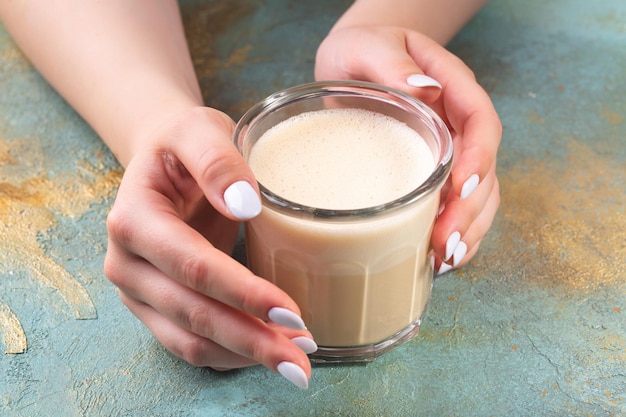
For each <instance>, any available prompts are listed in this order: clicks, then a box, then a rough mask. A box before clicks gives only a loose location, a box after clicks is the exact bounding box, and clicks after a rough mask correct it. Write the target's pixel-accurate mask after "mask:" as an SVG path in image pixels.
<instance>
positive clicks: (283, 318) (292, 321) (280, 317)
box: [267, 307, 306, 330]
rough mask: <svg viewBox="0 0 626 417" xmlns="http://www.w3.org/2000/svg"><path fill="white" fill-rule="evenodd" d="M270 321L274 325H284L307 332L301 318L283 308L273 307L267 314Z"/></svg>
mask: <svg viewBox="0 0 626 417" xmlns="http://www.w3.org/2000/svg"><path fill="white" fill-rule="evenodd" d="M267 315H268V317H269V318H270V320H272V321H273V322H274V323H278V324H282V325H283V326H285V327H289V328H290V329H294V330H305V329H306V326H305V325H304V321H303V320H302V318H301V317H300V316H298V315H297V314H296V313H294V312H293V311H291V310H287V309H286V308H282V307H273V308H271V309H270V311H269V312H268V313H267Z"/></svg>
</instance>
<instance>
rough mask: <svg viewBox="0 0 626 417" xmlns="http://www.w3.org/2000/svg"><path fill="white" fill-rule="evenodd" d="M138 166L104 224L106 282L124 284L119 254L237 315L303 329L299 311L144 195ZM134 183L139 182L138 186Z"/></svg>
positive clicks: (150, 194)
mask: <svg viewBox="0 0 626 417" xmlns="http://www.w3.org/2000/svg"><path fill="white" fill-rule="evenodd" d="M141 162H142V161H141V160H139V157H137V158H135V159H134V160H133V161H131V163H130V164H129V166H128V168H127V171H126V175H125V180H124V181H122V184H121V185H120V188H119V190H118V197H117V199H116V203H115V204H114V206H113V208H112V209H111V211H110V213H109V216H108V218H107V226H108V229H109V251H108V252H107V257H106V259H105V273H106V275H107V277H109V279H111V281H114V282H118V281H119V282H123V280H124V277H126V276H127V274H126V272H125V271H124V269H123V268H124V267H125V264H124V262H119V261H118V260H117V258H118V257H119V256H121V255H120V254H119V252H120V251H122V250H123V251H124V252H126V253H128V254H132V255H133V256H138V257H141V258H143V259H145V260H146V261H147V262H149V263H150V264H152V265H154V266H155V267H156V268H157V269H159V270H160V271H161V272H162V273H164V274H165V275H167V276H169V277H171V278H173V279H175V280H176V281H178V282H179V283H180V284H182V285H184V286H186V287H188V288H190V289H192V290H194V291H198V292H200V293H203V294H205V295H208V296H210V297H212V298H214V299H216V300H219V301H221V302H223V303H226V304H228V305H230V306H231V307H233V308H235V309H238V310H243V311H245V312H247V313H249V314H251V315H253V316H256V317H259V318H261V319H263V320H269V319H270V312H271V311H276V310H275V309H276V308H278V309H279V311H280V312H282V313H285V312H286V313H287V314H286V315H285V314H282V315H279V317H278V319H279V320H280V319H281V318H283V319H284V318H286V319H288V320H291V321H292V322H293V321H295V322H298V320H299V321H300V324H297V323H296V325H298V326H299V327H304V324H303V323H301V319H300V318H299V315H300V310H299V308H298V306H297V305H296V303H295V302H294V301H293V300H292V299H291V298H290V297H289V296H288V295H287V294H286V293H285V292H284V291H282V290H280V289H278V288H277V287H276V286H274V285H273V284H271V283H270V282H268V281H266V280H264V279H262V278H259V277H257V276H255V275H254V274H252V272H250V270H248V269H247V268H245V267H244V266H243V265H241V264H240V263H239V262H237V261H236V260H234V259H232V258H231V257H230V256H228V255H227V254H225V253H224V252H222V251H220V250H218V249H216V248H215V247H213V246H212V245H211V243H210V242H209V241H208V240H206V239H205V238H204V236H203V235H202V234H200V233H199V232H198V231H196V230H194V229H193V228H191V227H190V226H189V225H187V224H186V223H185V222H183V221H182V220H181V219H180V218H179V217H178V212H177V208H176V207H175V206H174V204H173V203H172V202H171V201H170V200H169V199H167V198H166V197H165V196H164V195H163V194H162V193H159V192H155V191H154V190H152V189H148V190H146V189H144V181H145V177H142V176H140V175H138V173H136V172H135V171H136V170H139V171H142V173H144V171H145V170H144V169H143V166H144V164H142V163H141ZM145 165H150V164H149V163H147V164H145ZM135 178H141V182H139V181H138V180H137V181H135ZM137 182H139V184H138V183H137ZM173 237H175V238H173ZM115 250H117V251H118V253H117V254H116V252H115ZM274 320H277V318H274ZM283 324H284V323H283Z"/></svg>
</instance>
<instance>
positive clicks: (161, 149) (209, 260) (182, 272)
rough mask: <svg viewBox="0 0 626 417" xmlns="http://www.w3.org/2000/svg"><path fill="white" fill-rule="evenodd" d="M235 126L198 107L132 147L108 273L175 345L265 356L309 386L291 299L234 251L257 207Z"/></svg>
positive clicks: (114, 216)
mask: <svg viewBox="0 0 626 417" xmlns="http://www.w3.org/2000/svg"><path fill="white" fill-rule="evenodd" d="M233 127H234V124H233V122H232V120H231V119H230V118H228V116H226V115H225V114H223V113H221V112H219V111H217V110H214V109H211V108H206V107H198V108H193V109H190V110H187V111H184V112H183V114H179V115H177V116H175V117H174V118H173V119H172V120H170V121H168V122H166V123H165V124H164V125H162V127H161V128H159V129H158V131H157V132H155V134H154V135H153V136H152V138H151V140H150V141H149V145H145V146H143V147H142V148H141V149H136V150H135V152H134V156H133V157H132V159H131V160H130V163H129V164H128V166H127V169H126V172H125V174H124V177H123V179H122V182H121V185H120V188H119V192H118V195H117V198H116V201H115V203H114V205H113V208H112V210H111V212H110V214H109V216H108V221H107V226H108V230H109V245H108V250H107V255H106V260H105V273H106V275H107V276H108V278H109V279H110V280H111V281H112V282H113V283H114V284H115V285H117V287H118V288H119V291H120V296H121V298H122V300H123V302H124V303H125V304H126V306H128V308H129V309H130V310H131V311H132V312H133V314H135V315H136V316H137V317H138V318H139V319H140V320H141V321H142V322H143V323H144V324H145V325H146V326H147V327H148V328H149V329H150V330H151V331H152V333H154V335H155V336H156V338H157V339H158V340H159V341H160V342H161V343H162V344H163V346H165V347H166V348H167V349H168V350H169V351H171V352H172V353H173V354H174V355H176V356H178V357H180V358H182V359H184V360H186V361H187V362H189V363H191V364H192V365H196V366H208V367H211V368H214V369H218V370H225V369H231V368H239V367H244V366H250V365H255V364H259V363H260V364H263V365H264V366H266V367H268V368H269V369H272V370H274V371H278V372H280V373H281V374H282V375H283V376H285V377H286V378H287V379H289V380H290V381H291V382H293V383H294V384H296V385H298V386H300V387H306V386H307V381H308V379H309V378H310V375H311V365H310V362H309V359H308V358H307V356H306V353H311V351H312V350H314V349H316V345H315V343H314V342H313V340H312V336H311V334H310V333H309V332H308V331H307V330H306V328H305V327H304V323H303V322H302V319H301V318H300V310H299V309H298V306H297V305H296V303H295V302H294V301H293V300H292V299H291V298H290V297H289V296H288V295H287V294H286V293H285V292H283V291H282V290H280V289H279V288H277V287H276V286H274V285H273V284H271V283H270V282H268V281H266V280H265V279H262V278H260V277H257V276H255V275H254V274H253V273H252V272H250V271H249V270H248V269H247V268H245V267H244V266H243V265H241V264H240V263H238V262H237V261H235V260H234V259H233V258H231V257H230V255H229V254H230V253H231V251H232V249H233V246H234V243H235V240H236V237H237V231H238V227H239V226H238V222H239V221H245V220H248V219H250V218H252V217H254V216H255V215H257V214H258V213H259V211H260V209H261V205H260V200H259V194H258V189H257V185H256V181H255V179H254V176H253V174H252V172H251V171H250V169H249V168H248V166H247V165H246V163H245V162H244V160H243V159H242V157H241V156H240V155H239V153H238V152H237V150H236V149H235V147H234V146H233V144H232V143H231V139H230V138H231V134H232V131H233ZM299 346H300V347H299ZM305 352H306V353H305Z"/></svg>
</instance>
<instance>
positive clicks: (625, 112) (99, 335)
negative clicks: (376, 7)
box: [0, 0, 626, 417]
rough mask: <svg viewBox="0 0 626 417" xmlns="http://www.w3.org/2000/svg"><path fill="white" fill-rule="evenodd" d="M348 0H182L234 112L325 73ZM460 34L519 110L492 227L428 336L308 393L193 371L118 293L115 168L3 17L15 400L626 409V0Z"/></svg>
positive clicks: (87, 408)
mask: <svg viewBox="0 0 626 417" xmlns="http://www.w3.org/2000/svg"><path fill="white" fill-rule="evenodd" d="M259 3H264V4H263V5H260V4H259ZM349 3H350V2H348V1H341V2H336V1H330V0H328V1H318V2H298V1H276V2H274V1H272V2H255V1H236V2H211V1H199V0H196V1H183V2H181V5H182V8H183V14H184V18H185V20H186V23H187V31H188V32H187V35H188V38H189V42H190V45H191V49H192V53H193V55H194V63H195V65H196V69H197V72H198V76H199V78H200V81H201V85H202V87H203V94H204V96H205V100H206V102H207V104H208V105H212V106H217V107H220V108H222V109H224V110H225V111H226V112H227V113H229V114H230V115H231V116H232V117H233V118H234V119H237V118H239V117H240V116H241V115H242V114H243V112H244V111H245V110H246V109H247V108H248V107H249V106H251V105H252V104H253V103H254V102H256V101H257V100H259V99H261V98H263V97H265V96H266V95H268V94H270V93H272V92H274V91H276V90H279V89H282V88H285V87H288V86H291V85H294V84H299V83H303V82H307V81H311V80H312V66H313V59H314V54H315V50H316V47H317V44H318V43H319V41H320V40H321V39H322V37H323V36H324V34H325V33H326V31H327V30H328V29H329V28H330V26H331V25H332V23H333V22H334V19H335V18H336V17H337V16H339V15H340V13H341V12H342V11H343V10H344V8H345V7H346V6H347V5H348V4H349ZM449 48H450V49H451V50H452V51H454V52H455V53H456V54H458V55H459V56H460V57H461V58H463V59H464V60H465V61H466V62H467V63H468V64H469V65H470V67H472V68H473V70H474V71H475V73H476V76H477V78H478V79H479V81H480V82H481V84H482V85H484V86H485V88H486V89H487V90H488V92H489V93H490V95H491V97H492V98H493V101H494V104H495V105H496V108H497V109H498V111H499V114H500V116H501V118H502V122H503V125H504V136H503V142H502V146H501V150H500V154H499V162H498V163H499V165H498V173H499V178H500V181H501V189H502V205H501V210H500V212H499V214H498V216H497V218H496V221H495V223H494V226H493V228H492V230H491V232H490V233H489V235H488V236H487V237H486V238H485V239H484V241H483V244H482V247H481V250H480V252H479V253H478V254H477V255H476V257H475V258H474V259H473V260H472V262H471V263H470V264H469V265H467V266H466V267H464V268H462V269H461V270H459V271H456V272H451V273H448V274H445V275H443V276H441V277H438V278H437V279H436V280H435V284H434V288H433V299H432V301H431V303H430V306H429V309H428V312H427V314H426V317H425V322H424V325H423V327H422V329H421V332H420V335H419V336H418V337H417V338H416V339H414V340H413V341H411V342H410V343H407V344H405V345H403V346H401V347H400V348H398V349H396V350H394V351H392V352H390V353H387V354H385V355H384V356H382V357H381V358H379V359H377V360H376V361H374V362H372V363H369V364H367V365H344V366H319V365H318V366H314V369H313V377H312V379H311V381H310V387H309V389H308V390H299V389H297V388H295V387H294V386H292V385H291V384H290V383H289V382H287V381H285V380H284V379H282V378H281V377H280V376H278V375H276V374H274V373H272V372H271V371H269V370H267V369H264V368H261V367H254V368H250V369H243V370H238V371H232V372H227V373H219V372H214V371H211V370H207V369H198V368H194V367H192V366H190V365H188V364H186V363H184V362H182V361H180V360H178V359H177V358H175V357H173V356H172V355H170V354H169V353H168V352H167V351H165V349H163V348H162V347H161V346H160V345H159V344H158V343H157V342H156V341H155V339H154V338H153V337H152V335H151V334H150V333H149V332H148V330H147V329H146V328H145V327H144V326H143V325H142V324H141V323H139V321H138V320H137V319H135V318H134V316H132V314H131V313H130V312H129V311H128V310H127V309H126V308H125V307H124V306H123V305H122V303H121V302H120V300H119V298H118V296H117V293H116V290H115V288H114V287H113V285H112V284H111V283H110V282H109V281H107V280H106V278H105V277H104V276H103V273H102V264H103V259H104V254H105V251H106V244H107V238H106V229H105V224H104V220H105V217H106V213H107V210H108V207H109V206H110V205H111V203H112V201H113V198H114V195H115V189H116V185H117V183H118V182H119V179H120V177H121V169H120V167H119V165H118V164H117V163H116V161H115V159H114V158H113V156H112V155H111V154H110V153H109V151H108V150H107V149H106V147H105V146H104V145H103V144H102V143H101V142H100V141H99V139H98V137H97V136H96V135H95V134H94V133H93V132H92V131H91V129H90V128H89V127H88V126H87V125H86V124H85V123H84V122H83V121H82V120H81V119H80V118H79V117H78V116H77V115H76V114H75V113H74V112H73V111H72V110H71V109H70V108H69V107H68V106H67V105H66V103H65V102H64V101H63V100H62V99H61V98H60V97H59V96H58V95H57V94H56V93H55V92H54V91H53V90H52V89H51V88H50V87H49V86H48V85H47V84H46V82H45V81H44V80H43V79H42V78H41V77H40V76H39V75H38V74H37V73H36V71H34V70H33V68H32V67H31V66H30V64H29V63H28V62H27V61H26V60H25V59H24V58H23V56H22V55H21V54H20V52H19V51H18V50H17V48H16V47H15V45H14V44H13V43H12V41H11V40H10V38H9V36H8V35H7V34H6V32H5V31H4V29H3V28H2V27H1V26H0V57H1V59H0V234H1V235H2V237H1V241H0V283H1V284H0V334H1V335H2V341H3V343H0V350H2V348H4V350H5V351H7V353H3V352H0V415H2V416H16V417H17V416H20V417H21V416H24V417H25V416H99V415H102V416H125V415H136V416H216V417H217V416H229V417H230V416H234V417H237V416H274V417H275V416H335V415H340V416H360V417H367V416H418V415H425V416H490V415H493V416H541V415H550V416H551V415H585V416H589V415H592V416H620V415H622V416H623V415H626V214H625V207H626V197H625V194H626V70H625V69H626V2H624V1H623V0H605V1H602V2H588V1H583V0H553V1H550V2H545V1H539V0H529V1H525V2H513V1H507V0H494V1H492V2H491V3H490V4H489V5H488V6H487V7H486V8H485V9H484V10H483V11H482V12H480V13H479V15H478V16H476V18H475V19H473V20H472V21H471V22H470V24H469V25H468V26H467V27H466V28H465V29H464V30H463V31H462V32H461V33H460V34H459V35H458V36H457V37H456V38H455V39H454V41H453V42H452V43H451V44H450V45H449ZM240 249H241V248H240Z"/></svg>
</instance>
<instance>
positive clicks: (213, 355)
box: [120, 258, 314, 376]
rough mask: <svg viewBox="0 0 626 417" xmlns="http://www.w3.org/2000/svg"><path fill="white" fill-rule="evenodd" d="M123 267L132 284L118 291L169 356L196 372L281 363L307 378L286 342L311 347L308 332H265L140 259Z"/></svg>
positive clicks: (300, 355)
mask: <svg viewBox="0 0 626 417" xmlns="http://www.w3.org/2000/svg"><path fill="white" fill-rule="evenodd" d="M125 265H126V270H127V273H128V274H129V275H132V276H133V278H134V279H133V280H126V281H125V283H124V284H125V285H123V286H122V287H120V290H121V292H122V294H123V295H124V297H123V298H124V300H125V302H126V303H127V305H128V307H129V308H130V309H131V311H133V313H135V314H136V315H137V316H138V317H139V318H140V319H141V320H142V321H144V323H145V324H146V326H147V327H148V328H149V329H150V330H151V331H152V332H153V333H154V334H155V336H157V338H158V339H159V340H160V341H161V342H162V343H163V345H164V346H166V347H167V348H168V350H170V351H172V352H173V353H174V354H175V355H177V356H179V357H181V358H183V359H184V360H186V361H187V362H189V363H191V364H194V365H196V366H216V367H220V368H224V367H241V366H248V365H250V364H256V363H261V364H263V365H265V366H266V367H268V368H270V369H273V370H276V369H277V368H276V367H277V365H278V364H279V363H281V362H284V361H287V362H290V363H294V364H297V365H298V366H299V367H300V368H302V369H303V370H304V371H305V372H306V374H307V375H308V376H310V364H309V361H308V359H307V358H306V355H305V352H303V349H301V347H300V346H301V345H300V344H299V343H298V342H294V341H291V340H290V339H291V338H297V337H304V338H308V339H309V340H311V342H312V339H311V334H310V333H309V332H308V331H306V330H302V331H296V330H293V329H291V330H288V331H287V330H286V329H285V328H284V327H280V326H277V325H273V326H269V325H268V324H266V323H265V322H263V321H262V320H259V319H258V318H256V317H253V316H250V315H248V314H245V313H243V312H242V311H239V310H235V309H233V308H232V307H230V306H227V305H225V304H223V303H220V302H218V301H216V300H214V299H211V298H210V297H207V296H205V295H203V294H200V293H197V292H195V291H192V290H190V289H189V288H187V287H184V286H182V285H180V284H179V283H177V282H175V281H173V280H171V279H169V277H167V276H165V275H163V274H162V273H160V271H158V270H156V269H155V268H154V267H153V266H152V265H149V264H147V263H146V262H145V261H143V260H141V259H138V258H136V259H135V260H133V261H127V262H125ZM173 328H176V329H177V330H176V331H174V335H176V336H174V335H172V331H173ZM312 344H313V345H314V342H312Z"/></svg>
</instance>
